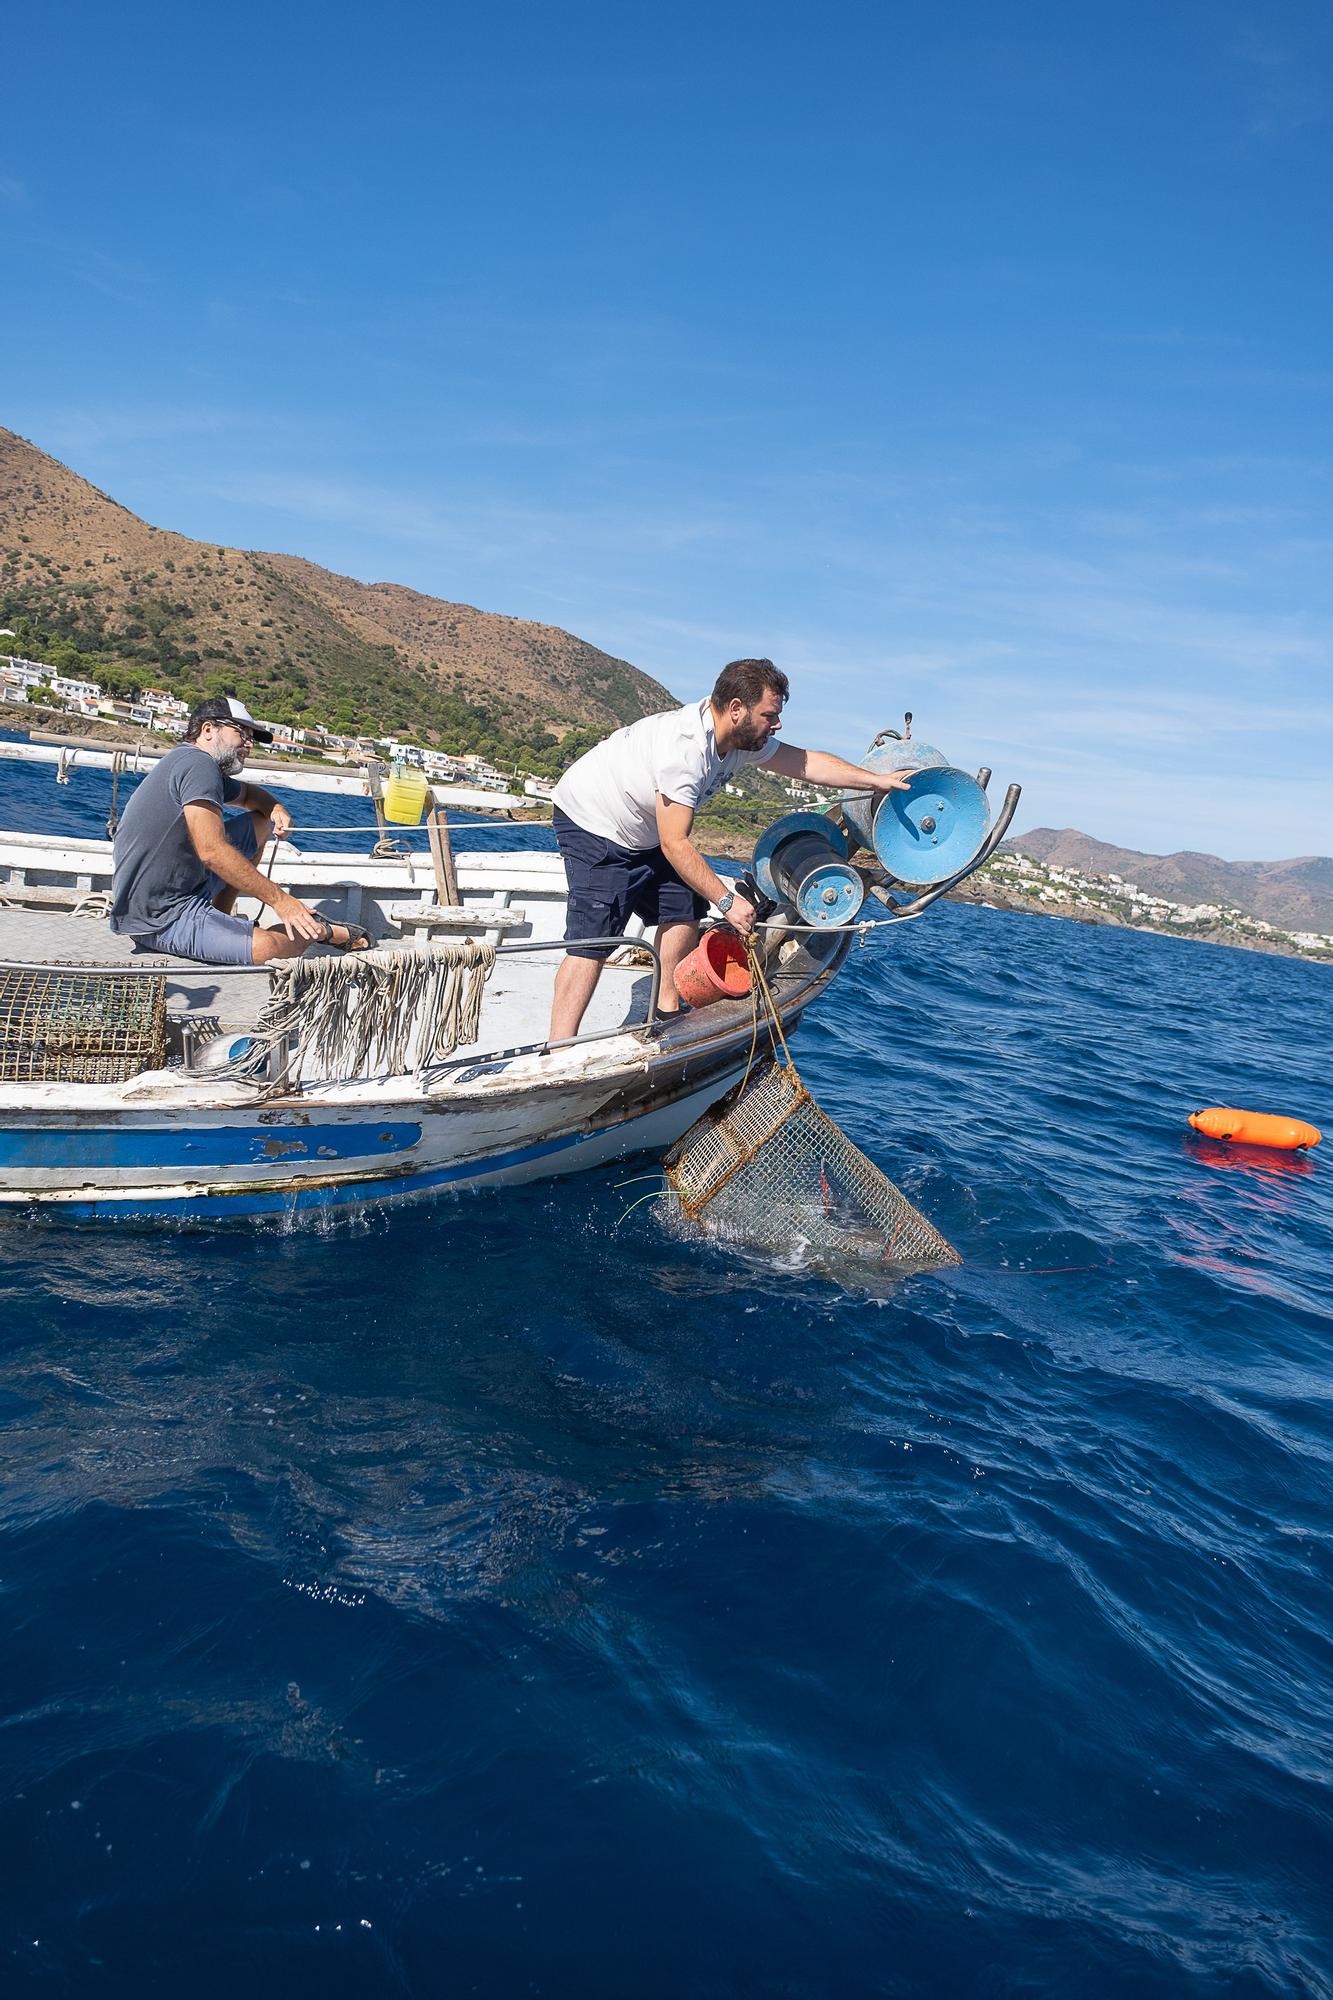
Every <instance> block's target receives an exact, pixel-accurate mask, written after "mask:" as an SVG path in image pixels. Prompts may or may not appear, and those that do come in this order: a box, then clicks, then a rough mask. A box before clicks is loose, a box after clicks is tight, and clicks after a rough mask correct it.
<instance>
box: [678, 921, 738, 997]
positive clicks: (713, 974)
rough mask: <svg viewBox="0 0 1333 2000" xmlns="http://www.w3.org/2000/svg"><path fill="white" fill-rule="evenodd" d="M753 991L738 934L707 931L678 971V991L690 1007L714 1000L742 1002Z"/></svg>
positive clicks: (679, 966)
mask: <svg viewBox="0 0 1333 2000" xmlns="http://www.w3.org/2000/svg"><path fill="white" fill-rule="evenodd" d="M749 990H750V966H749V962H748V960H747V959H746V956H745V946H744V945H743V944H742V943H741V941H740V939H739V938H738V937H737V936H736V933H735V932H734V931H705V932H704V934H703V936H702V938H700V940H699V942H698V944H697V945H696V946H695V947H694V950H693V951H692V952H691V953H690V955H689V957H688V958H682V960H681V961H680V964H679V965H678V966H677V967H676V991H677V993H679V995H680V997H681V999H682V1000H683V1001H684V1002H685V1004H686V1006H687V1007H708V1006H711V1005H712V1003H713V1001H714V1000H739V999H740V998H741V997H742V996H743V995H744V994H746V993H748V992H749Z"/></svg>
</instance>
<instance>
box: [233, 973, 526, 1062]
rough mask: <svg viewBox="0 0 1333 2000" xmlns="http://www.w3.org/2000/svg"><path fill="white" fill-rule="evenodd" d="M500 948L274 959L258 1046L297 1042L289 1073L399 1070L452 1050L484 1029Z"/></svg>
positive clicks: (255, 1053) (255, 1056)
mask: <svg viewBox="0 0 1333 2000" xmlns="http://www.w3.org/2000/svg"><path fill="white" fill-rule="evenodd" d="M494 964H495V946H494V945H493V944H485V943H483V942H482V941H481V940H480V939H478V938H451V939H448V940H446V941H444V942H442V943H439V944H433V945H428V946H426V947H425V948H424V949H413V950H405V951H404V950H385V951H364V952H349V953H347V954H346V955H345V956H343V957H339V958H289V959H280V960H274V961H273V962H271V963H270V965H269V998H268V1001H267V1003H266V1005H265V1007H264V1010H263V1012H262V1014H261V1015H260V1017H259V1022H258V1025H257V1028H256V1031H255V1042H256V1043H257V1044H259V1045H260V1047H259V1048H257V1049H256V1048H252V1049H250V1050H248V1051H247V1052H246V1054H245V1055H244V1056H243V1057H242V1058H240V1062H241V1064H242V1065H243V1066H244V1068H245V1069H246V1070H247V1071H250V1072H251V1073H253V1071H254V1069H255V1067H256V1066H257V1062H258V1060H259V1058H260V1057H261V1055H262V1054H264V1053H267V1052H268V1051H270V1050H272V1049H274V1048H284V1047H286V1046H287V1045H288V1044H289V1043H290V1044H292V1045H293V1053H292V1056H291V1058H290V1061H289V1064H288V1069H289V1072H290V1074H292V1075H293V1076H296V1075H309V1074H316V1075H322V1076H326V1077H328V1076H336V1077H357V1078H368V1077H370V1076H372V1075H387V1076H402V1075H405V1074H407V1073H408V1072H409V1070H411V1069H420V1068H422V1067H423V1065H424V1064H426V1063H428V1062H438V1061H441V1060H442V1059H443V1058H444V1057H446V1056H449V1055H452V1054H453V1051H454V1050H455V1049H456V1048H457V1047H458V1046H459V1044H460V1043H463V1044H467V1043H469V1042H475V1041H476V1039H477V1037H478V1035H479V1034H480V1032H481V1002H482V995H483V993H484V990H485V986H486V981H487V980H488V979H489V977H490V974H491V968H492V967H493V965H494Z"/></svg>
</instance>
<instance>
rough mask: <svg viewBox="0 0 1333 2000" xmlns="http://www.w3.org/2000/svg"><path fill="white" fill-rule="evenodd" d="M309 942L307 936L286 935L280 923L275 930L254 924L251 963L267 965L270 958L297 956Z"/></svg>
mask: <svg viewBox="0 0 1333 2000" xmlns="http://www.w3.org/2000/svg"><path fill="white" fill-rule="evenodd" d="M233 893H235V892H234V891H233ZM309 943H310V940H309V938H303V937H294V938H290V937H288V935H287V933H286V931H285V930H283V929H282V927H281V925H279V926H278V928H277V929H275V930H261V929H260V927H259V925H258V924H256V925H255V935H254V942H253V946H252V950H253V954H254V955H253V957H252V959H251V964H253V965H267V964H268V962H269V960H270V959H271V958H299V957H300V956H301V953H302V952H303V951H304V950H305V949H306V947H307V945H308V944H309Z"/></svg>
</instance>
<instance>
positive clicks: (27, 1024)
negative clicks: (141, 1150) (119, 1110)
mask: <svg viewBox="0 0 1333 2000" xmlns="http://www.w3.org/2000/svg"><path fill="white" fill-rule="evenodd" d="M166 1052H167V982H166V980H165V979H152V978H142V977H139V976H138V975H135V976H132V977H117V976H116V975H115V974H114V973H113V974H109V975H107V974H99V973H87V972H80V971H78V970H76V969H70V970H65V969H63V968H61V967H57V966H52V967H49V968H44V969H43V970H42V971H40V972H29V971H23V972H15V971H11V972H0V1083H125V1082H128V1080H129V1079H130V1077H133V1076H140V1075H142V1074H143V1072H144V1071H145V1070H149V1069H161V1068H162V1066H163V1064H164V1063H165V1061H166Z"/></svg>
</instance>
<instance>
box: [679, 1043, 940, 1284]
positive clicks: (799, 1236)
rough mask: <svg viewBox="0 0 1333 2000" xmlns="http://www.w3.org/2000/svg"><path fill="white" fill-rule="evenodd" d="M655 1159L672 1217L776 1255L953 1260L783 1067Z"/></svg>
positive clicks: (762, 1075) (769, 1071)
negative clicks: (676, 1215)
mask: <svg viewBox="0 0 1333 2000" xmlns="http://www.w3.org/2000/svg"><path fill="white" fill-rule="evenodd" d="M662 1164H663V1170H664V1172H665V1174H666V1178H667V1185H668V1187H669V1188H670V1190H671V1193H672V1194H673V1195H674V1197H675V1200H676V1203H677V1205H678V1208H679V1212H680V1214H681V1215H682V1216H683V1217H684V1218H685V1219H686V1220H688V1221H690V1222H694V1223H698V1224H700V1225H702V1226H703V1227H704V1228H706V1229H707V1230H708V1231H709V1232H710V1233H715V1234H717V1235H720V1236H723V1237H726V1238H727V1239H728V1240H729V1241H732V1242H736V1243H740V1244H744V1245H748V1246H751V1247H754V1248H757V1249H760V1250H766V1251H770V1252H772V1253H773V1254H774V1255H777V1256H782V1257H785V1256H789V1255H790V1254H791V1253H792V1251H793V1250H795V1249H800V1250H804V1251H806V1252H812V1253H814V1254H815V1255H816V1256H818V1255H820V1254H825V1255H833V1256H839V1257H845V1256H849V1255H850V1256H859V1257H866V1256H869V1257H872V1258H873V1259H874V1260H875V1261H877V1262H879V1263H882V1264H887V1265H892V1266H894V1267H895V1268H896V1269H902V1270H917V1271H929V1270H938V1269H940V1268H941V1267H942V1266H944V1265H948V1264H960V1263H961V1262H962V1259H961V1257H960V1256H959V1255H958V1252H957V1251H956V1250H955V1249H954V1248H953V1246H952V1244H950V1243H948V1242H946V1240H945V1239H944V1237H943V1236H941V1235H940V1232H939V1231H938V1229H936V1228H935V1226H934V1224H933V1223H931V1222H929V1221H928V1220H927V1219H926V1217H925V1216H924V1215H923V1214H922V1213H921V1211H920V1209H919V1208H917V1207H915V1206H914V1204H913V1203H912V1202H910V1201H909V1200H908V1199H907V1196H906V1195H905V1194H904V1193H903V1192H902V1190H901V1188H897V1187H895V1186H894V1184H893V1182H892V1181H891V1180H890V1179H889V1178H888V1176H887V1174H884V1173H882V1172H881V1171H880V1169H879V1168H878V1167H877V1166H876V1165H875V1163H874V1161H873V1160H870V1159H868V1158H867V1157H866V1155H865V1154H864V1153H863V1152H862V1151H861V1150H860V1148H859V1147H857V1146H854V1145H853V1144H852V1142H851V1140H850V1139H849V1138H848V1137H847V1135H846V1133H845V1132H842V1131H840V1130H839V1129H838V1127H837V1126H836V1125H835V1124H834V1122H833V1120H832V1119H831V1118H830V1117H829V1116H828V1115H827V1113H826V1112H823V1111H821V1110H820V1108H819V1106H818V1105H817V1104H816V1103H815V1100H814V1098H813V1097H811V1095H810V1093H809V1091H808V1090H807V1089H806V1087H805V1085H804V1084H803V1083H802V1082H801V1079H800V1077H799V1076H798V1075H797V1074H796V1071H795V1070H794V1069H793V1068H791V1067H790V1066H789V1065H786V1064H783V1063H779V1062H772V1063H769V1064H768V1065H767V1066H766V1067H765V1068H764V1069H762V1070H760V1071H756V1073H755V1075H754V1076H753V1077H752V1078H750V1079H748V1080H747V1081H745V1082H743V1083H742V1084H740V1085H739V1086H738V1087H737V1089H736V1090H734V1091H732V1092H731V1093H730V1094H729V1095H728V1096H727V1097H724V1098H723V1099H722V1100H721V1102H720V1103H718V1104H715V1105H714V1106H713V1108H712V1110H711V1111H707V1112H705V1114H704V1116H703V1117H702V1118H701V1119H699V1120H698V1121H697V1123H696V1124H694V1125H692V1126H691V1127H690V1130H689V1131H688V1132H687V1133H686V1134H685V1136H684V1137H683V1138H682V1139H678V1140H677V1142H676V1144H675V1145H674V1146H673V1147H672V1148H671V1151H670V1152H669V1153H668V1154H667V1156H666V1158H665V1160H664V1161H663V1163H662Z"/></svg>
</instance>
